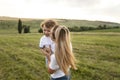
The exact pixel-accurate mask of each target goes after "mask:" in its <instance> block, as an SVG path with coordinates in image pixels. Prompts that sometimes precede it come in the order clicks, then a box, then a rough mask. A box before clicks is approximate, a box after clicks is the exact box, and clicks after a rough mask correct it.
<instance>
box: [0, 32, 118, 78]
mask: <svg viewBox="0 0 120 80" xmlns="http://www.w3.org/2000/svg"><path fill="white" fill-rule="evenodd" d="M41 36H42V34H40V33H29V34H18V33H17V32H16V31H15V30H9V31H8V30H7V31H6V30H0V80H49V74H48V73H47V70H46V67H45V60H44V56H43V55H42V54H41V52H40V50H39V47H38V43H39V38H40V37H41ZM71 40H72V44H73V51H74V54H75V56H76V58H77V61H78V63H77V67H78V70H76V71H74V70H71V72H72V80H120V32H119V31H117V32H115V30H113V31H107V32H106V31H96V32H95V31H93V32H75V33H71Z"/></svg>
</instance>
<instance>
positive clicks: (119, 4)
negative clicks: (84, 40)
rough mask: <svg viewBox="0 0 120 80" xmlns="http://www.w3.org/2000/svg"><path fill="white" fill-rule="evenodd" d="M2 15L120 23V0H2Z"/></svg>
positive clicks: (0, 12) (0, 6) (0, 4)
mask: <svg viewBox="0 0 120 80" xmlns="http://www.w3.org/2000/svg"><path fill="white" fill-rule="evenodd" d="M0 16H9V17H18V18H38V19H41V18H42V19H43V18H60V19H79V20H100V21H109V22H117V23H120V0H0Z"/></svg>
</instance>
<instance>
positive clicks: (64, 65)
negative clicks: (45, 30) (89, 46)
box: [47, 26, 76, 80]
mask: <svg viewBox="0 0 120 80" xmlns="http://www.w3.org/2000/svg"><path fill="white" fill-rule="evenodd" d="M51 33H52V34H51V38H52V40H53V41H54V42H55V53H54V54H52V55H47V58H48V72H49V73H50V74H51V80H70V77H68V76H69V71H70V70H69V69H70V67H71V68H73V69H76V66H75V57H74V55H73V53H72V48H71V46H72V45H71V42H70V32H69V30H68V28H66V27H64V26H59V27H57V28H55V27H54V28H53V29H52V31H51ZM48 53H49V52H48Z"/></svg>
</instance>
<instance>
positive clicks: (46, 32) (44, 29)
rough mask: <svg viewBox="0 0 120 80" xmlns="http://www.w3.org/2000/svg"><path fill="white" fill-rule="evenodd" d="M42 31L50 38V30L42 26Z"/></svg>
mask: <svg viewBox="0 0 120 80" xmlns="http://www.w3.org/2000/svg"><path fill="white" fill-rule="evenodd" d="M42 30H43V33H44V35H46V36H50V33H51V32H50V31H51V28H47V27H45V26H43V28H42Z"/></svg>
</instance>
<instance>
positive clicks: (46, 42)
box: [39, 35, 55, 52]
mask: <svg viewBox="0 0 120 80" xmlns="http://www.w3.org/2000/svg"><path fill="white" fill-rule="evenodd" d="M44 46H45V47H49V46H50V47H51V50H52V52H54V51H55V43H54V42H53V41H52V40H51V38H50V37H47V36H45V35H44V36H42V37H41V39H40V43H39V47H40V48H43V47H44Z"/></svg>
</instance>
